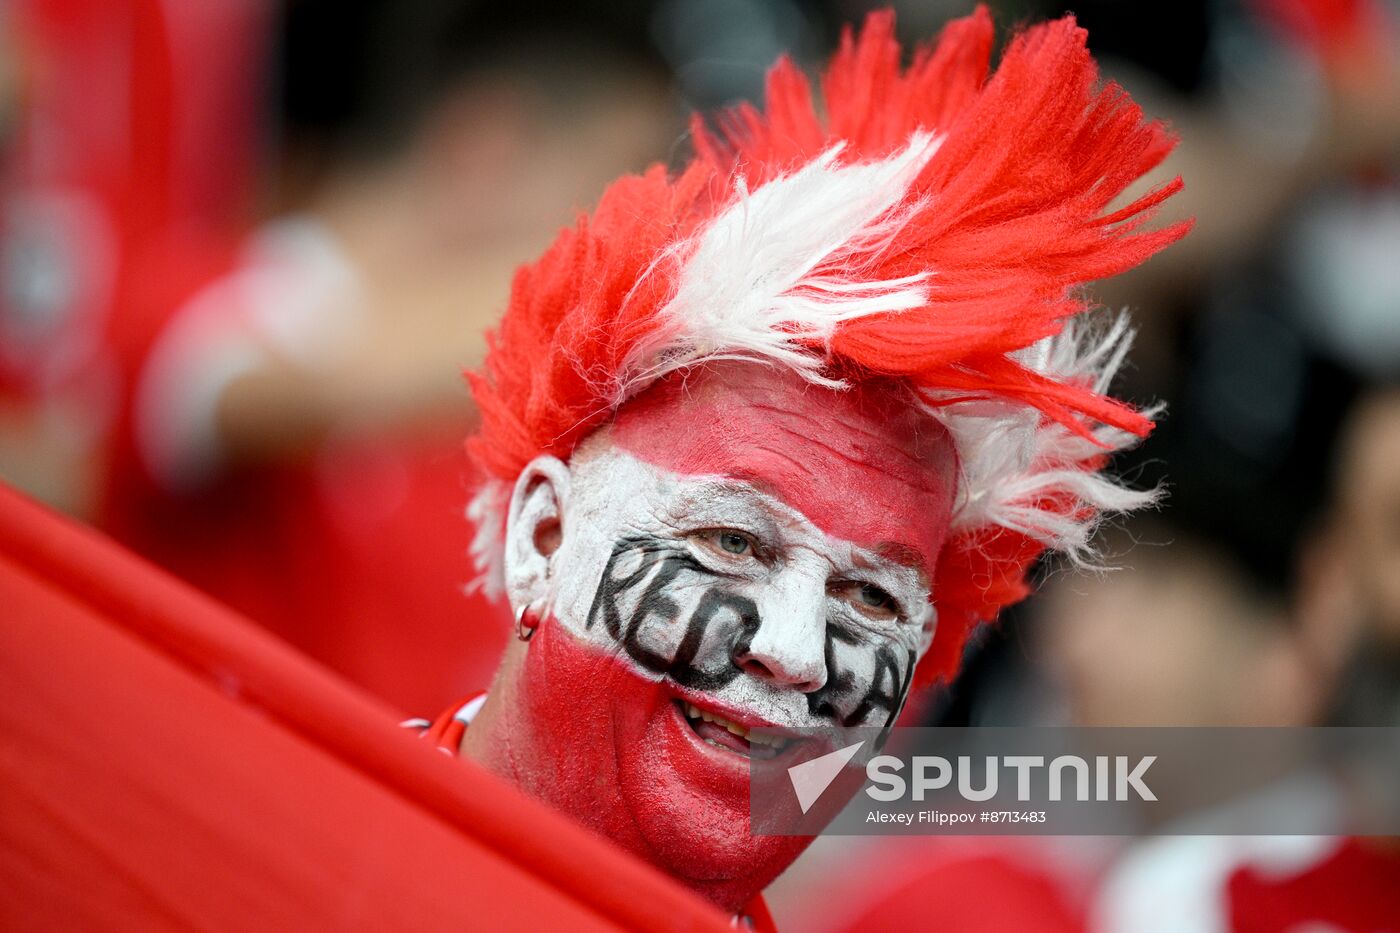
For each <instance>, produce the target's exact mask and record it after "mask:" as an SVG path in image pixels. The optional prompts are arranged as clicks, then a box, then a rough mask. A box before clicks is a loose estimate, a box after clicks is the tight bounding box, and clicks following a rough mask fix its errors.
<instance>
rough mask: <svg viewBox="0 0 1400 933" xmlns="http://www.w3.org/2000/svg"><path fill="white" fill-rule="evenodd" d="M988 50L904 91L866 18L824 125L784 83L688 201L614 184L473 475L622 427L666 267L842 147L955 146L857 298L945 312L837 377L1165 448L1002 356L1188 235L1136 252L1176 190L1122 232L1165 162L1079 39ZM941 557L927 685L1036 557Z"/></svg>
mask: <svg viewBox="0 0 1400 933" xmlns="http://www.w3.org/2000/svg"><path fill="white" fill-rule="evenodd" d="M992 43H993V28H992V22H991V18H990V15H989V14H988V13H987V12H986V10H985V9H982V8H979V9H978V11H977V12H976V13H974V14H973V15H972V16H970V17H967V18H965V19H961V20H956V21H954V22H952V23H950V24H949V25H948V26H947V27H946V28H945V29H944V31H943V34H942V36H941V37H940V38H939V40H938V41H937V42H936V43H934V44H932V45H929V46H923V47H920V48H918V49H916V50H915V53H914V60H913V64H912V65H910V66H909V67H908V68H907V69H904V68H902V67H901V58H902V51H901V49H900V46H899V44H898V42H897V41H896V40H895V38H894V19H893V15H892V14H891V13H889V12H884V13H875V14H872V15H871V16H870V17H869V19H868V20H867V21H866V24H865V27H864V29H863V30H862V31H861V33H860V34H859V36H855V35H853V34H851V33H849V32H848V33H847V34H846V36H845V37H844V39H843V41H842V44H841V47H840V49H839V51H838V52H837V54H836V56H835V57H834V58H833V60H832V62H831V64H830V66H829V67H828V69H827V71H826V73H825V75H824V77H823V80H822V86H823V90H824V92H825V108H824V110H823V111H821V112H820V113H819V110H818V108H817V106H816V105H815V104H814V102H813V100H812V95H811V92H810V89H809V87H808V84H807V81H806V79H805V78H804V77H803V75H802V74H801V72H800V71H798V69H797V68H796V67H795V66H794V65H793V64H792V63H791V62H789V61H787V60H783V61H780V62H779V63H778V65H777V66H776V67H775V68H774V69H773V70H772V71H771V72H770V74H769V79H768V94H767V104H766V108H765V111H764V112H763V113H760V112H759V111H758V110H756V109H754V108H752V107H749V106H743V107H740V108H738V109H736V110H734V111H732V112H731V113H729V114H727V115H725V116H723V117H722V118H721V119H720V121H719V127H718V129H717V130H713V131H712V130H710V129H708V128H707V127H706V126H705V125H704V124H703V123H702V122H701V121H699V120H698V119H697V120H696V122H695V124H694V135H695V141H696V156H695V158H694V160H693V161H692V162H691V163H690V165H689V166H688V167H686V169H685V170H684V171H683V172H682V173H681V174H680V175H679V177H677V178H675V179H674V180H673V179H671V178H669V177H668V176H667V173H666V171H665V170H664V168H662V167H659V166H658V167H655V168H653V169H651V170H650V171H648V172H647V173H646V174H645V175H642V176H638V177H629V178H623V179H621V180H620V181H618V182H616V183H615V184H614V185H613V186H612V187H611V188H609V189H608V190H607V192H605V193H604V195H603V197H602V199H601V201H600V202H599V205H598V207H597V209H596V210H595V211H594V212H593V214H592V215H591V216H589V217H585V218H582V219H581V220H580V221H579V223H578V225H577V226H576V227H575V228H574V229H570V230H565V231H564V232H563V233H561V234H560V236H559V238H558V239H557V240H556V241H555V243H554V245H553V246H552V247H551V248H550V249H549V250H548V251H547V252H546V253H545V254H544V256H543V257H541V258H540V259H539V260H538V261H537V262H535V263H533V264H531V265H528V266H526V267H524V268H522V269H521V270H520V271H519V273H518V274H517V276H516V279H515V282H514V287H513V288H512V292H511V299H510V305H509V308H508V310H507V313H506V315H505V317H504V319H503V320H502V321H501V325H500V328H499V329H498V330H497V332H496V334H495V335H494V340H493V343H492V349H491V352H490V354H489V355H488V357H487V361H486V366H485V369H484V371H483V372H482V373H473V374H469V379H470V381H471V385H472V389H473V392H474V394H475V396H476V399H477V403H478V405H479V407H480V409H481V413H482V419H483V426H482V430H481V433H480V434H479V435H478V436H477V437H475V438H473V439H472V440H471V441H470V442H469V444H470V449H471V451H472V453H473V454H474V456H475V457H476V458H477V460H478V461H479V462H480V463H481V464H482V465H483V467H484V468H485V469H486V470H487V472H488V473H490V474H491V475H493V476H495V477H497V478H499V479H501V480H504V481H506V482H510V481H512V480H514V478H515V477H516V476H517V475H518V474H519V472H520V470H521V469H522V468H523V467H524V466H525V464H526V463H528V462H529V461H530V460H531V459H532V458H533V457H535V456H536V455H538V454H540V453H542V452H544V453H552V454H555V455H557V456H560V457H567V456H568V455H569V453H570V452H571V451H572V450H573V447H574V445H576V444H577V443H578V442H579V441H580V440H581V439H582V438H583V437H584V436H585V435H587V434H588V433H589V431H591V430H593V429H594V428H596V427H597V426H598V425H599V424H601V423H602V422H603V421H605V420H606V419H607V418H608V417H610V414H611V412H610V403H611V399H610V398H609V396H608V392H609V391H610V386H609V376H611V375H612V374H615V373H617V372H619V370H620V367H621V363H622V361H623V360H624V359H626V357H627V355H628V353H629V352H630V351H631V350H632V348H633V347H635V346H637V345H638V342H639V341H640V340H641V339H642V338H644V337H648V336H650V335H653V334H654V332H655V331H656V329H657V327H658V326H659V324H658V316H657V312H658V311H659V310H660V308H661V307H662V306H663V305H664V302H665V301H666V300H667V298H668V297H669V296H670V293H671V289H672V285H673V279H674V277H675V275H676V274H677V272H678V270H679V268H680V262H678V261H676V260H677V259H679V260H682V261H683V259H684V255H683V252H682V253H681V254H679V255H677V254H676V253H675V252H674V251H673V252H672V253H670V254H668V253H667V252H666V251H667V250H668V249H669V248H671V247H675V246H678V245H680V244H683V243H684V242H685V241H686V240H687V238H688V237H690V236H691V235H693V234H694V233H696V232H697V231H698V230H699V229H701V227H702V225H703V224H704V223H705V222H706V221H707V220H708V219H710V218H711V217H713V216H714V215H715V213H716V212H717V211H718V210H721V209H723V208H724V207H726V206H727V205H728V203H729V202H730V200H731V199H732V192H733V190H734V187H735V183H736V181H737V180H738V179H739V178H741V177H742V178H743V179H744V180H745V182H746V183H747V185H748V186H749V187H750V188H752V187H754V186H757V185H759V184H762V183H763V182H765V181H767V180H770V179H772V178H774V177H776V176H778V175H781V174H783V173H785V172H788V171H791V170H793V169H794V168H796V167H798V166H800V165H801V164H803V163H804V162H806V161H808V160H811V159H812V158H814V157H816V156H817V155H818V154H819V153H821V152H822V151H824V150H826V149H827V148H829V147H831V146H832V145H834V144H836V143H843V144H844V146H845V148H844V149H843V150H842V154H841V158H842V159H845V160H852V161H854V160H861V159H869V158H875V157H881V156H886V155H888V154H890V153H891V152H892V151H893V150H894V149H895V148H897V147H898V146H900V145H902V144H903V143H904V142H905V141H906V140H907V139H908V137H909V135H910V134H911V133H912V132H914V131H915V130H917V129H920V128H925V129H931V130H934V131H936V132H938V133H939V134H940V135H942V136H943V137H944V139H943V143H942V145H941V146H940V148H939V149H938V151H937V153H936V154H935V155H934V156H933V157H932V159H931V160H930V161H929V163H928V165H927V166H926V167H925V169H924V171H923V173H922V174H921V175H920V177H919V178H918V180H917V181H916V182H915V183H914V184H913V185H912V186H911V189H910V191H909V193H908V196H907V198H908V200H907V202H906V204H905V205H904V206H906V207H911V206H914V205H918V208H917V210H916V211H915V213H914V217H913V219H912V221H911V222H910V223H909V224H908V226H907V227H906V228H904V229H903V230H902V231H901V233H900V235H899V237H898V239H897V242H896V244H895V246H896V248H892V249H890V250H888V251H887V252H886V253H885V254H883V255H882V256H881V257H880V258H879V260H878V261H876V262H873V263H872V265H871V268H869V269H868V270H865V271H864V272H863V274H865V275H868V276H869V278H870V279H872V280H875V279H895V278H898V277H901V276H904V275H908V274H913V273H919V272H925V271H928V270H932V271H933V277H932V279H931V283H932V288H933V296H932V299H931V300H930V302H929V304H928V305H927V306H926V307H924V308H920V309H914V310H910V311H905V312H902V313H900V314H897V315H877V316H873V317H870V318H865V319H857V320H853V321H850V322H847V323H846V324H844V325H842V326H840V327H839V328H838V329H837V330H836V333H835V336H834V337H833V339H832V341H831V345H830V346H829V347H825V348H816V347H814V348H813V349H814V351H824V352H826V354H827V359H828V363H829V366H830V368H831V369H832V370H833V371H835V372H836V373H838V374H840V375H843V376H847V377H851V378H859V377H861V376H863V375H864V376H869V375H884V376H896V377H901V378H904V379H907V380H909V381H910V382H911V383H913V384H915V385H918V386H925V387H932V388H936V389H940V390H949V391H950V392H952V393H953V394H955V395H956V396H957V398H959V399H966V398H976V397H992V398H997V399H1002V400H1008V401H1011V402H1014V403H1020V404H1024V405H1027V406H1031V407H1033V408H1035V409H1038V410H1039V411H1041V412H1042V413H1043V414H1044V416H1045V417H1046V418H1051V419H1054V420H1056V421H1059V422H1061V423H1063V424H1065V425H1067V426H1069V427H1070V428H1071V429H1072V430H1075V431H1077V432H1079V433H1085V432H1087V427H1086V425H1085V422H1086V421H1100V422H1103V423H1106V424H1111V425H1114V426H1116V427H1119V428H1122V429H1124V430H1127V431H1130V432H1132V433H1135V434H1138V435H1143V434H1146V433H1147V431H1148V430H1150V428H1151V426H1152V425H1151V423H1150V422H1149V421H1148V420H1147V419H1146V418H1145V417H1143V416H1142V415H1141V414H1140V413H1139V412H1137V411H1135V410H1134V409H1132V408H1130V407H1128V406H1126V405H1124V404H1122V403H1120V402H1117V401H1115V400H1113V399H1110V398H1108V397H1106V396H1102V395H1099V394H1097V393H1095V392H1094V391H1093V390H1092V388H1091V387H1089V386H1086V385H1078V384H1068V383H1060V382H1056V381H1053V380H1051V379H1049V378H1047V377H1045V376H1042V375H1039V374H1037V373H1034V372H1032V371H1030V370H1027V369H1025V368H1023V367H1022V366H1020V365H1019V364H1018V363H1015V362H1013V361H1011V360H1010V359H1008V358H1007V356H1006V354H1007V353H1008V352H1010V351H1014V350H1017V349H1019V348H1022V347H1026V346H1028V345H1030V344H1032V343H1034V342H1035V341H1037V340H1039V339H1041V338H1043V337H1046V336H1049V335H1052V334H1055V333H1058V332H1059V331H1060V330H1061V329H1062V327H1063V326H1064V320H1065V319H1066V318H1068V317H1071V316H1073V315H1076V314H1078V313H1080V312H1082V311H1084V310H1086V309H1087V307H1088V306H1089V301H1088V299H1087V298H1086V297H1085V296H1084V295H1082V294H1081V293H1080V291H1079V287H1080V286H1083V285H1085V284H1086V283H1088V282H1091V281H1093V280H1095V279H1100V278H1104V277H1106V276H1110V275H1114V274H1116V273H1118V272H1121V271H1123V270H1125V269H1128V268H1130V267H1132V266H1134V265H1136V264H1138V263H1140V262H1142V261H1144V260H1145V259H1147V258H1148V257H1149V256H1151V255H1152V254H1153V253H1155V252H1157V251H1158V250H1160V249H1162V248H1163V247H1165V246H1166V245H1168V244H1169V243H1171V242H1173V241H1174V240H1176V239H1178V238H1179V237H1181V236H1182V235H1184V234H1185V233H1186V230H1187V228H1188V227H1189V224H1178V225H1174V226H1171V227H1168V228H1166V229H1163V230H1157V231H1150V230H1145V229H1143V224H1144V223H1145V222H1146V221H1147V220H1148V219H1149V218H1150V216H1151V214H1152V213H1153V211H1154V210H1155V208H1156V207H1157V206H1158V205H1159V204H1160V203H1161V201H1162V200H1164V199H1165V198H1166V197H1168V196H1170V195H1171V194H1172V193H1174V192H1175V191H1176V190H1178V189H1179V188H1180V179H1177V180H1176V181H1174V182H1172V183H1170V184H1168V185H1166V186H1165V187H1163V188H1161V189H1159V190H1157V191H1155V192H1153V193H1150V194H1148V195H1145V196H1144V197H1142V198H1140V199H1139V200H1137V201H1135V202H1133V203H1132V204H1130V205H1128V206H1127V207H1124V208H1122V209H1120V210H1117V211H1114V212H1111V213H1110V212H1109V211H1108V205H1109V204H1110V203H1112V202H1113V201H1114V200H1115V199H1116V198H1117V197H1118V196H1119V195H1121V194H1122V192H1123V191H1124V190H1125V189H1126V188H1127V187H1128V186H1129V185H1130V184H1132V183H1133V182H1134V181H1136V180H1137V179H1138V178H1140V177H1141V176H1142V175H1143V174H1144V173H1146V172H1148V171H1150V170H1151V169H1152V168H1154V167H1155V166H1157V165H1158V164H1159V163H1160V162H1161V161H1162V159H1163V158H1165V157H1166V155H1167V154H1168V152H1169V151H1170V150H1171V148H1172V146H1173V145H1174V141H1173V139H1172V137H1171V135H1170V134H1169V133H1168V132H1167V130H1166V128H1165V127H1164V126H1163V125H1162V124H1161V123H1157V122H1149V121H1146V120H1145V119H1144V117H1143V114H1142V111H1141V110H1140V109H1139V108H1138V106H1137V105H1136V104H1134V103H1133V102H1132V100H1130V99H1129V98H1128V96H1127V94H1126V93H1125V92H1124V91H1123V90H1122V89H1121V88H1119V87H1117V86H1116V85H1112V84H1109V85H1106V86H1100V84H1099V82H1098V74H1097V68H1096V67H1095V65H1094V62H1093V60H1092V59H1091V57H1090V56H1089V53H1088V50H1087V48H1086V45H1085V34H1084V31H1083V30H1081V29H1079V28H1078V27H1077V26H1076V25H1075V23H1074V20H1073V18H1072V17H1066V18H1065V19H1062V20H1059V21H1056V22H1052V23H1046V24H1043V25H1039V26H1035V27H1033V28H1031V29H1028V30H1026V31H1025V32H1024V33H1023V34H1021V35H1019V36H1017V37H1016V38H1015V39H1013V40H1012V42H1011V43H1010V45H1009V47H1008V48H1007V50H1006V53H1005V55H1004V56H1003V57H1002V60H1001V62H1000V65H999V66H998V68H997V69H996V71H995V72H994V73H993V72H991V71H990V69H989V59H990V54H991V49H992ZM820 271H822V270H820V269H818V270H817V272H820ZM833 271H835V270H833ZM1066 466H1067V467H1073V468H1078V469H1085V470H1091V469H1097V468H1098V466H1099V464H1098V463H1097V462H1095V461H1094V460H1093V458H1091V459H1090V460H1086V461H1084V462H1076V463H1071V464H1066ZM948 547H949V552H950V554H949V557H948V560H947V561H946V562H945V563H946V566H947V568H948V569H947V570H946V571H940V572H939V574H938V577H937V579H936V580H935V592H937V594H938V597H937V598H938V604H939V626H938V632H937V635H936V636H935V645H934V647H933V649H932V650H931V651H930V652H929V654H928V655H927V656H926V658H925V659H924V660H923V662H921V665H920V669H919V673H918V680H919V682H922V683H927V682H928V681H930V680H932V679H935V678H939V677H943V678H947V677H951V676H952V675H953V673H954V672H955V671H956V669H957V664H958V660H959V658H960V655H961V649H962V645H963V643H964V641H965V639H966V637H967V635H968V633H969V631H970V630H971V628H972V627H973V626H974V625H975V624H976V622H977V621H979V620H982V619H987V618H990V617H991V616H993V615H995V613H996V611H997V610H999V609H1000V608H1001V607H1002V606H1004V605H1005V604H1007V603H1008V602H1013V601H1015V600H1016V599H1019V598H1020V597H1021V596H1022V595H1024V593H1025V586H1024V584H1023V583H1022V582H1021V581H1022V579H1023V577H1024V574H1025V571H1026V569H1027V568H1028V566H1029V564H1030V562H1031V561H1032V560H1033V559H1034V557H1035V556H1036V555H1037V554H1038V553H1039V551H1040V547H1039V546H1038V545H1035V544H1034V542H1032V541H1031V540H1030V539H1027V538H1023V537H1022V536H1020V535H1017V534H1013V533H1010V532H1006V533H1003V534H1002V535H1000V536H998V537H997V539H996V540H995V541H993V542H992V543H990V544H989V543H988V542H987V541H986V540H985V536H967V537H961V538H957V539H954V540H953V541H952V542H951V543H950V544H949V546H948Z"/></svg>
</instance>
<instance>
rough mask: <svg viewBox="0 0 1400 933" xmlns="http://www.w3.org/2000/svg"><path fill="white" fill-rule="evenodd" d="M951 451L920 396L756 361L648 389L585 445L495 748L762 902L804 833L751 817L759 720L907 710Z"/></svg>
mask: <svg viewBox="0 0 1400 933" xmlns="http://www.w3.org/2000/svg"><path fill="white" fill-rule="evenodd" d="M814 412H819V414H813V413H814ZM720 419H723V420H720ZM952 468H953V457H952V453H951V445H950V442H949V441H948V439H947V436H946V434H945V433H944V432H943V431H942V429H941V428H940V427H939V426H937V425H936V423H934V422H932V421H931V420H927V419H923V418H922V417H920V418H917V419H915V418H911V416H910V415H909V414H908V412H907V406H900V407H896V406H895V404H894V400H893V399H891V398H887V397H885V396H882V395H878V394H863V393H861V392H860V391H853V392H850V393H837V392H833V391H831V390H823V389H812V388H811V387H809V386H808V385H807V384H805V383H802V382H801V381H800V380H797V379H796V377H789V376H785V375H783V374H779V373H776V372H774V371H772V370H768V369H764V368H762V367H758V366H754V365H750V364H733V365H729V366H725V367H715V369H714V370H712V371H710V372H708V373H707V374H706V375H705V376H704V377H701V378H698V379H693V380H692V382H691V384H690V385H689V386H688V387H686V389H685V391H681V390H680V389H679V388H678V387H676V386H666V387H664V388H663V389H662V390H661V391H657V392H655V393H649V394H648V395H647V396H645V397H643V398H642V399H640V400H638V401H637V402H634V403H633V404H632V405H630V406H629V407H628V408H627V409H626V411H625V414H624V416H623V417H621V418H619V419H618V421H617V423H616V424H614V425H613V426H612V427H611V428H610V429H607V430H604V431H600V432H598V433H596V434H595V435H594V436H593V437H591V438H590V439H589V440H588V442H586V443H585V444H584V445H583V446H582V447H580V449H579V450H578V451H576V453H575V455H574V458H573V460H572V462H571V464H570V469H569V472H570V482H569V490H568V496H567V501H566V503H565V505H564V507H563V517H562V530H563V537H562V542H561V544H560V547H559V549H558V551H557V552H555V553H554V554H553V556H552V558H551V567H552V568H553V569H552V571H551V575H550V580H549V583H548V588H549V592H548V593H547V594H546V599H547V601H548V603H549V606H550V610H551V613H550V617H549V618H548V619H547V620H546V621H545V623H544V624H543V625H542V626H541V628H540V631H539V634H538V635H537V636H536V638H535V639H534V640H533V641H532V642H531V643H530V646H529V649H528V651H526V652H525V656H524V659H523V661H522V663H521V666H520V669H519V673H518V675H517V676H516V677H515V679H514V681H513V682H512V683H511V684H509V685H508V687H507V689H508V690H509V691H510V693H509V694H508V699H503V702H504V708H505V711H506V712H505V713H504V716H503V719H502V721H501V723H499V724H498V725H497V726H495V727H494V728H493V732H494V733H495V734H497V735H498V739H499V741H496V742H495V743H494V745H495V748H494V750H493V751H492V752H491V753H490V755H489V757H490V762H489V763H491V764H492V766H493V767H496V768H497V770H501V771H503V772H507V773H508V774H509V775H510V776H511V777H513V778H514V779H515V780H516V781H517V782H519V783H521V784H522V785H523V786H525V787H526V789H527V790H529V791H531V792H532V793H534V794H536V795H537V796H541V797H544V798H545V799H546V800H549V801H551V802H552V803H554V804H555V805H556V806H558V807H560V808H561V809H563V810H565V811H567V812H571V813H573V814H575V815H576V816H578V817H579V818H581V819H583V820H584V821H585V822H588V823H591V824H592V825H593V826H594V827H595V828H597V829H598V830H599V831H601V832H603V833H605V834H606V835H609V836H610V837H612V838H613V839H614V840H616V841H618V842H620V843H621V844H623V845H624V846H625V847H627V848H629V849H631V850H633V851H634V852H636V853H637V854H639V855H641V856H642V857H644V858H647V859H648V860H650V861H653V862H654V863H657V864H658V865H660V866H661V867H662V868H664V869H665V870H667V871H668V872H670V873H672V874H674V875H676V876H678V877H680V878H681V879H683V880H685V881H686V882H687V883H689V884H691V885H692V886H694V887H696V888H697V889H698V890H701V891H702V893H705V894H706V895H707V896H710V897H712V898H713V899H715V900H717V901H719V902H720V903H724V904H727V905H728V906H731V907H738V906H740V905H742V903H744V902H745V901H746V900H747V899H748V897H750V896H752V894H754V893H755V892H757V891H758V890H760V889H761V888H762V887H763V885H765V884H766V883H767V882H768V881H769V880H771V879H772V878H773V877H774V876H776V874H777V873H778V872H780V871H781V870H782V869H783V868H784V867H785V866H786V865H787V864H788V862H790V861H791V859H792V858H794V857H795V856H796V854H797V852H798V851H800V849H801V847H802V844H803V843H802V841H801V840H793V839H784V838H776V837H775V838H761V837H751V836H750V835H749V833H748V820H747V810H748V761H747V756H749V755H764V756H766V755H771V754H774V752H773V750H772V749H771V748H770V747H768V746H764V745H760V744H752V743H750V742H749V741H748V740H747V737H746V733H747V730H748V729H749V728H752V727H756V726H777V727H799V728H800V727H808V726H829V725H832V724H834V723H835V724H841V725H846V726H854V725H877V726H887V725H889V724H892V723H893V721H894V718H895V717H896V716H897V714H898V712H899V710H900V708H901V706H902V704H903V702H904V698H905V696H906V694H907V692H908V686H909V683H910V680H911V678H912V674H913V667H914V664H915V662H916V660H917V658H918V656H919V654H920V653H921V652H922V651H923V650H924V649H925V648H926V647H927V645H928V643H929V641H930V639H931V636H932V625H933V620H934V615H933V610H932V606H931V605H930V602H929V593H928V583H927V581H928V580H929V579H930V578H931V577H932V571H933V562H934V559H935V557H936V555H937V552H938V549H939V547H941V544H942V539H943V536H944V535H945V533H946V526H947V518H948V513H949V510H950V507H951V502H952V475H953V469H952ZM809 513H813V514H809ZM508 575H509V569H508Z"/></svg>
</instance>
